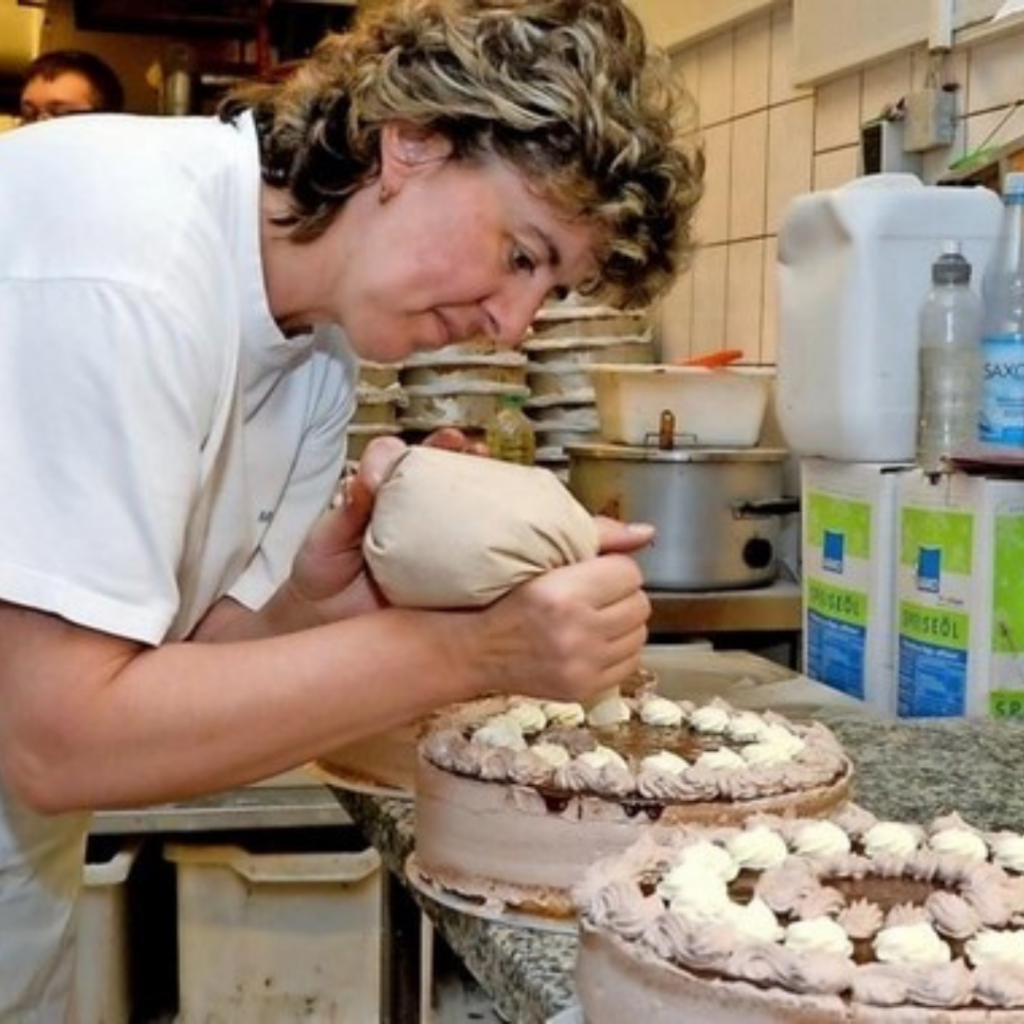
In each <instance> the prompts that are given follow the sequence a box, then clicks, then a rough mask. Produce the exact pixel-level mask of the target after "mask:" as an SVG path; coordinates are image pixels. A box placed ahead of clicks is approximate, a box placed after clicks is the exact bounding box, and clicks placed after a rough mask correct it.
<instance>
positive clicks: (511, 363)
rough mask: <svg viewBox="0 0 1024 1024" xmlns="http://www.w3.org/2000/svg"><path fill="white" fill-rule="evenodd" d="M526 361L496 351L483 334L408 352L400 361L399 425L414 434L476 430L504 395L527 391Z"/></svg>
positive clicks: (518, 354) (515, 354) (482, 427)
mask: <svg viewBox="0 0 1024 1024" xmlns="http://www.w3.org/2000/svg"><path fill="white" fill-rule="evenodd" d="M526 362H527V360H526V356H525V355H523V354H522V353H521V352H515V351H509V350H499V349H498V348H497V346H496V345H495V344H494V343H493V342H491V341H487V340H485V339H478V340H473V341H468V342H463V343H461V344H457V345H449V346H447V347H446V348H443V349H439V350H438V351H436V352H418V353H415V354H413V355H412V356H410V357H409V358H408V359H407V360H406V362H405V363H404V364H403V366H402V373H401V382H402V388H403V390H404V392H405V395H406V398H407V400H408V404H407V406H406V408H405V410H404V412H403V414H402V416H401V417H400V418H399V422H400V424H401V426H402V428H403V429H404V430H405V431H406V432H407V433H411V434H413V435H417V434H427V433H430V432H431V431H433V430H437V429H438V428H439V427H458V428H459V429H460V430H464V431H466V432H467V433H469V434H479V433H481V432H482V431H484V430H485V429H486V427H487V422H488V420H490V419H491V417H492V416H493V415H494V413H495V412H496V411H497V408H498V403H499V400H500V399H501V397H502V396H503V395H519V396H521V397H522V398H524V399H525V398H527V397H528V396H529V394H530V391H529V388H528V387H527V383H526Z"/></svg>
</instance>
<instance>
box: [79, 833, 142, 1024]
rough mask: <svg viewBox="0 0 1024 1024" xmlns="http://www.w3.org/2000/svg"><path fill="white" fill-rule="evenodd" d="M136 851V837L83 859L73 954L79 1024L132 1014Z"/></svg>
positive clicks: (103, 1023) (111, 1021)
mask: <svg viewBox="0 0 1024 1024" xmlns="http://www.w3.org/2000/svg"><path fill="white" fill-rule="evenodd" d="M138 853H139V846H138V844H137V843H126V844H125V845H124V846H123V847H120V848H117V849H115V850H114V851H113V852H111V853H109V854H108V853H107V852H106V851H104V852H103V853H102V854H100V855H97V856H96V859H95V860H93V859H90V860H89V861H87V863H86V865H85V872H84V875H83V880H82V895H81V898H80V900H79V910H78V913H79V918H78V943H77V947H76V955H75V988H74V1006H75V1013H76V1017H75V1020H76V1021H77V1022H78V1024H115V1022H117V1021H127V1020H128V1019H129V1017H130V999H131V994H130V992H131V990H130V980H129V979H130V971H129V940H128V925H127V917H128V912H127V904H128V897H127V882H128V876H129V875H130V874H131V870H132V867H133V866H134V864H135V860H136V857H137V856H138Z"/></svg>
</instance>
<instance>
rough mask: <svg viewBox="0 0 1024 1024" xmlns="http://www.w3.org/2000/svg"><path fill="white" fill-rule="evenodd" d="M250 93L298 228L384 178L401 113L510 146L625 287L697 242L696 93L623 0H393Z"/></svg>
mask: <svg viewBox="0 0 1024 1024" xmlns="http://www.w3.org/2000/svg"><path fill="white" fill-rule="evenodd" d="M247 108H251V109H252V111H253V113H254V117H255V121H256V125H257V129H258V132H259V135H260V140H261V147H262V171H263V177H264V180H265V181H266V182H267V183H268V184H270V185H273V186H276V187H286V188H287V189H288V190H289V192H290V196H291V205H292V211H291V213H290V215H289V216H288V217H287V218H285V221H284V223H285V225H286V226H288V227H289V228H290V230H291V233H292V237H293V238H295V239H296V240H298V241H308V240H311V239H313V238H316V237H317V236H318V235H320V234H321V233H322V232H323V231H324V230H325V229H326V227H327V225H328V224H329V223H330V222H331V219H332V218H333V217H334V215H335V213H336V212H337V210H338V208H339V207H340V206H341V205H342V204H343V203H344V202H345V201H346V199H347V198H348V197H349V196H350V195H351V194H352V193H353V192H355V191H356V190H358V189H360V188H361V187H363V186H364V185H365V184H367V183H368V182H370V181H372V180H373V179H374V178H376V176H377V175H378V174H379V171H380V148H379V139H380V133H381V129H382V128H383V127H384V125H386V124H387V123H388V122H393V121H396V120H401V121H405V122H408V123H411V124H414V125H417V126H420V127H424V128H429V129H431V130H435V131H438V132H441V133H443V134H444V135H445V136H446V137H448V138H449V139H450V140H451V143H452V145H453V147H454V154H455V156H456V158H460V159H473V158H474V157H479V156H480V155H482V154H494V155H496V156H498V157H499V158H501V159H503V160H505V161H507V162H508V163H510V164H511V165H512V166H514V167H515V168H517V169H518V171H519V172H520V173H521V174H523V176H524V178H525V180H526V181H528V182H530V187H531V188H532V189H533V190H534V191H535V193H536V194H538V195H539V196H540V197H541V198H543V199H544V200H546V201H549V202H551V203H553V204H554V205H555V207H556V208H558V209H560V210H562V211H564V212H565V214H566V216H567V217H569V218H573V219H575V218H582V219H583V220H584V221H585V222H587V223H588V224H591V225H596V226H597V227H598V229H599V230H598V234H599V236H600V237H601V239H602V240H603V241H602V243H601V245H600V249H599V251H598V252H597V253H596V255H597V258H598V265H599V274H600V278H601V282H600V285H599V288H600V291H601V294H602V297H604V298H608V299H609V300H610V301H616V302H618V303H619V304H621V305H623V306H637V305H645V304H647V303H649V302H650V301H651V300H652V299H653V298H655V297H656V296H657V295H658V294H659V293H661V292H662V291H663V290H664V289H665V288H666V287H667V286H668V284H669V283H670V282H671V280H672V279H673V278H674V277H675V275H676V273H677V272H678V270H679V269H680V267H681V266H682V265H683V262H684V261H685V260H686V258H687V257H688V256H689V254H690V251H691V250H692V246H693V241H692V235H691V218H692V213H693V209H694V207H695V206H696V203H697V201H698V199H699V197H700V195H701V191H702V187H703V185H702V183H703V173H704V157H703V152H702V149H701V146H700V143H699V141H698V140H697V138H696V135H695V132H694V129H693V113H694V111H693V105H692V102H691V101H690V99H689V97H688V96H687V95H686V94H685V92H683V91H682V89H681V87H679V86H677V85H676V83H675V82H674V81H673V77H672V72H671V68H670V67H669V64H668V61H667V58H666V57H665V56H664V55H663V54H660V53H658V52H656V51H654V50H652V49H650V48H648V46H647V43H646V40H645V36H644V32H643V28H642V26H641V24H640V22H639V20H638V19H637V18H636V16H635V15H634V14H633V13H632V12H631V11H630V10H629V9H628V8H627V7H626V6H625V5H624V3H623V2H622V0H391V2H388V3H386V4H384V5H383V6H381V7H378V8H373V9H371V10H370V11H369V12H368V13H367V14H365V15H364V16H363V17H362V18H361V19H360V20H359V22H358V23H357V25H356V28H355V29H354V30H353V31H352V32H351V33H348V34H335V35H328V36H327V37H325V38H324V39H323V40H322V42H321V43H320V44H319V45H318V46H317V48H316V49H315V51H314V52H313V54H312V55H311V56H310V58H309V59H308V60H306V61H305V62H303V63H302V64H301V65H300V66H299V67H298V68H297V69H296V70H295V71H294V73H293V74H291V76H290V77H288V78H287V79H285V80H284V81H282V82H278V83H257V84H252V85H249V86H245V87H242V88H240V89H239V90H236V91H235V92H234V93H232V94H231V95H229V96H228V97H227V98H226V99H225V101H224V103H223V104H222V106H221V111H220V113H221V116H222V117H223V118H225V119H231V118H234V117H236V116H237V115H238V114H239V113H240V112H241V111H242V110H243V109H247Z"/></svg>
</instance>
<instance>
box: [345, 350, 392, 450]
mask: <svg viewBox="0 0 1024 1024" xmlns="http://www.w3.org/2000/svg"><path fill="white" fill-rule="evenodd" d="M406 401H407V399H406V395H405V389H404V388H403V387H402V384H401V380H400V367H399V365H398V364H397V363H395V364H386V363H373V362H366V361H364V362H362V363H360V365H359V385H358V388H357V390H356V412H355V416H353V418H352V422H351V423H350V424H349V427H348V447H347V449H346V451H345V458H346V459H347V460H348V461H349V462H358V461H359V459H360V458H361V457H362V454H363V451H364V450H365V449H366V446H367V445H368V444H369V443H370V441H372V440H373V438H375V437H383V436H387V435H393V434H399V433H401V430H402V428H401V426H400V425H399V422H398V417H399V410H400V409H403V408H404V407H405V404H406Z"/></svg>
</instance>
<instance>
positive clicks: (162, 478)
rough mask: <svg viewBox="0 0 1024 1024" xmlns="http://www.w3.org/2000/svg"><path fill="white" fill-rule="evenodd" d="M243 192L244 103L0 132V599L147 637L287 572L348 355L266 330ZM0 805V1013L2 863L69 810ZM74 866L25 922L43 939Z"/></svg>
mask: <svg viewBox="0 0 1024 1024" xmlns="http://www.w3.org/2000/svg"><path fill="white" fill-rule="evenodd" d="M258 212H259V160H258V149H257V141H256V136H255V131H254V129H253V126H252V123H251V119H250V118H249V117H248V116H246V117H243V118H242V119H241V120H240V122H239V124H238V125H237V126H236V125H225V124H222V123H220V122H218V121H217V120H215V119H212V118H211V119H208V118H136V117H127V116H120V115H89V116H88V117H76V118H63V119H59V120H57V121H52V122H46V123H42V124H39V125H35V126H31V127H26V128H23V129H19V130H18V131H15V132H11V133H8V134H7V135H5V136H4V137H3V138H0V495H3V498H2V500H0V599H2V600H5V601H10V602H13V603H17V604H22V605H26V606H29V607H33V608H39V609H43V610H45V611H49V612H52V613H55V614H57V615H59V616H61V617H63V618H66V619H68V620H70V621H72V622H75V623H78V624H81V625H84V626H88V627H91V628H94V629H98V630H102V631H104V632H108V633H112V634H117V635H120V636H125V637H128V638H132V639H135V640H139V641H142V642H144V643H149V644H157V643H160V642H161V641H163V640H165V639H180V638H183V637H185V636H187V635H188V634H189V633H190V631H191V630H192V629H193V628H194V626H195V625H196V623H197V622H198V621H199V620H200V619H201V618H202V616H203V614H204V613H205V612H206V611H207V610H208V609H209V607H210V606H211V605H212V604H213V603H214V602H215V601H216V600H217V599H218V598H220V597H221V596H223V595H225V594H230V595H231V596H233V597H235V598H236V599H237V600H239V601H240V602H242V603H243V604H246V605H248V606H250V607H257V606H258V605H259V604H261V603H262V602H263V601H265V600H266V599H267V598H268V597H269V595H270V594H271V593H272V592H273V590H274V589H275V588H276V586H277V585H278V584H279V583H280V581H281V580H282V579H284V578H285V577H286V576H287V573H288V571H289V568H290V563H291V558H292V556H293V554H294V552H295V550H296V548H297V546H298V544H299V543H300V542H301V540H302V538H303V536H304V535H305V533H306V531H307V530H308V528H309V526H310V524H311V522H312V520H313V519H314V517H315V516H316V515H317V514H318V513H319V512H320V511H321V510H322V509H323V508H324V507H325V506H326V504H327V502H328V501H329V499H330V495H331V492H332V489H333V487H334V486H335V484H336V481H337V478H338V474H339V472H340V469H341V465H342V458H343V448H344V429H345V424H346V423H347V422H348V420H349V418H350V417H351V414H352V411H353V409H354V406H355V391H356V377H357V368H356V361H355V359H354V357H353V356H352V355H351V353H350V352H349V351H348V350H347V348H346V346H345V344H344V339H343V336H342V334H341V332H340V331H339V330H338V329H336V328H326V327H325V328H321V329H318V330H317V331H316V332H315V334H312V335H306V336H303V337H299V338H286V337H285V336H284V335H283V334H282V333H281V332H280V331H279V330H278V328H277V326H276V324H275V323H274V320H273V318H272V316H271V314H270V311H269V308H268V305H267V298H266V294H265V289H264V282H263V273H262V265H261V261H260V249H259V222H258ZM2 713H3V710H2V708H0V714H2ZM0 786H2V781H0ZM10 805H11V801H10V799H9V797H6V796H5V794H4V793H3V792H2V790H0V1021H2V1020H5V1019H6V1018H5V1017H4V1009H5V1008H6V1007H7V1006H8V1005H9V1002H10V1000H11V997H10V995H9V993H11V992H12V991H13V992H18V991H19V988H18V986H19V985H20V984H21V983H22V981H23V980H24V979H25V978H27V977H29V976H30V974H31V972H27V971H26V970H25V967H24V960H25V957H26V955H29V953H30V951H29V952H28V953H27V951H26V949H25V946H26V938H25V936H26V931H25V930H23V931H22V932H21V934H17V935H16V934H12V931H11V930H10V929H8V928H7V927H6V925H5V924H4V922H5V915H6V913H7V910H6V905H7V903H8V902H9V901H10V900H11V899H14V898H15V896H13V895H12V891H13V890H12V887H13V888H14V889H17V893H18V895H17V897H16V898H17V899H18V901H19V905H20V906H21V907H22V909H23V910H24V907H25V906H30V905H31V901H30V900H29V901H26V899H25V892H24V889H23V888H22V886H23V884H29V885H31V884H32V883H31V881H30V880H29V881H28V882H25V879H24V878H21V879H19V878H18V872H22V873H23V872H24V867H25V865H24V863H21V864H19V863H18V861H19V859H21V860H22V861H24V859H25V858H27V859H28V860H29V861H31V858H32V857H36V856H39V857H42V856H44V855H45V856H48V857H49V858H50V862H53V855H52V850H50V849H49V848H48V844H49V843H50V840H51V839H52V837H54V836H60V841H59V843H60V847H61V848H62V849H65V850H66V849H68V848H71V847H72V846H73V845H74V843H75V842H77V841H79V840H80V838H81V835H82V834H83V833H84V829H85V827H86V826H87V818H84V817H82V816H73V817H74V818H75V819H76V820H77V824H76V825H75V826H74V827H72V828H70V829H69V825H70V822H69V820H67V819H64V820H60V819H58V820H57V821H55V822H53V823H52V828H48V827H47V826H46V824H45V821H40V820H38V819H36V820H35V821H33V822H32V823H31V827H27V826H25V825H24V822H25V821H26V820H27V819H26V814H27V812H26V811H25V809H24V808H15V807H11V806H10ZM15 820H18V821H21V822H22V824H21V825H19V826H18V828H14V827H13V822H14V821H15ZM69 831H70V832H71V833H72V835H71V836H70V837H69V836H68V835H67V833H68V832H69ZM30 835H31V836H32V839H31V840H30V841H28V839H27V837H28V836H30ZM76 835H77V839H76V838H75V836H76ZM79 852H80V851H79ZM65 859H66V858H65ZM30 875H31V872H30V873H29V876H30ZM69 884H70V883H68V882H67V881H65V882H63V883H61V885H60V886H58V888H59V889H60V890H61V895H60V898H59V899H57V900H53V899H52V898H51V897H52V895H53V890H54V884H53V883H52V882H51V883H50V884H49V885H48V886H47V890H46V892H43V891H42V888H40V892H39V894H38V895H39V906H40V915H41V916H40V920H39V921H38V922H37V924H36V926H34V927H27V926H26V925H24V924H23V928H26V927H27V932H28V934H29V935H33V934H39V935H40V936H41V939H40V943H39V945H40V948H39V957H40V960H42V959H43V958H44V957H45V954H46V951H45V950H44V949H43V948H42V947H43V946H44V945H46V944H51V940H52V934H51V933H52V930H53V920H54V918H53V914H54V909H53V906H50V907H49V909H47V904H48V903H49V904H56V905H57V906H58V907H60V908H62V909H63V912H64V914H65V916H67V914H68V913H69V901H68V900H67V899H66V891H67V888H68V885H69ZM40 885H41V883H40ZM72 888H73V886H72ZM24 916H25V915H24V913H23V914H22V917H23V918H24ZM11 943H16V944H17V946H18V958H20V959H18V960H17V961H16V960H15V958H14V956H13V950H12V948H11V945H10V944H11ZM29 944H31V940H30V942H29ZM15 963H18V964H20V965H21V966H19V967H18V969H17V971H16V972H15V971H13V970H12V971H9V972H8V973H5V968H7V967H9V966H10V965H12V964H15ZM12 986H13V988H12ZM24 998H25V999H26V1000H29V999H30V998H31V999H32V1000H36V999H39V998H42V997H41V996H40V995H39V994H38V993H36V994H34V995H31V996H25V997H24ZM29 1005H33V1006H36V1008H37V1012H43V1011H39V1010H38V1005H40V1004H37V1003H32V1002H28V1001H26V1003H25V1006H26V1007H27V1006H29ZM12 1019H14V1018H12ZM17 1019H24V1018H23V1017H17ZM39 1019H40V1020H46V1019H54V1018H53V1017H52V1016H51V1017H49V1018H47V1017H45V1015H44V1016H41V1017H40V1018H39Z"/></svg>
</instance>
